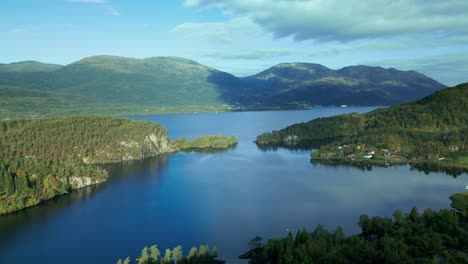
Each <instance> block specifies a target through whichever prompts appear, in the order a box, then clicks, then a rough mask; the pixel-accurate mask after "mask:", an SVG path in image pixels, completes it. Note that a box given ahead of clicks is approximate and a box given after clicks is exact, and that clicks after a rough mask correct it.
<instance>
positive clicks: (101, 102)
mask: <svg viewBox="0 0 468 264" xmlns="http://www.w3.org/2000/svg"><path fill="white" fill-rule="evenodd" d="M444 87H445V86H444V85H443V84H441V83H439V82H437V81H435V80H433V79H431V78H429V77H427V76H425V75H423V74H421V73H418V72H415V71H400V70H397V69H393V68H390V69H384V68H381V67H371V66H363V65H360V66H349V67H345V68H342V69H339V70H332V69H329V68H327V67H325V66H322V65H320V64H312V63H282V64H278V65H276V66H273V67H271V68H269V69H267V70H265V71H262V72H260V73H258V74H256V75H252V76H248V77H241V78H240V77H236V76H234V75H232V74H229V73H226V72H222V71H219V70H217V69H214V68H210V67H207V66H204V65H201V64H199V63H197V62H195V61H191V60H188V59H184V58H178V57H154V58H147V59H133V58H125V57H116V56H94V57H88V58H84V59H82V60H79V61H76V62H73V63H71V64H69V65H66V66H61V65H56V64H46V63H40V62H35V61H25V62H17V63H11V64H0V93H1V94H2V97H1V98H0V116H2V117H5V116H6V117H14V116H30V115H41V116H51V115H68V114H87V113H101V114H138V113H142V112H147V113H159V112H177V111H198V110H200V111H218V110H227V109H230V108H231V109H232V108H237V109H238V108H242V109H286V108H292V109H298V108H305V107H310V106H314V105H343V104H346V105H393V104H398V103H403V102H408V101H411V100H415V99H418V98H421V97H424V96H426V95H428V94H431V93H432V92H434V91H437V90H439V89H442V88H444Z"/></svg>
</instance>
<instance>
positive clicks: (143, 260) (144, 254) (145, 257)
mask: <svg viewBox="0 0 468 264" xmlns="http://www.w3.org/2000/svg"><path fill="white" fill-rule="evenodd" d="M148 260H149V256H148V247H145V248H143V250H142V251H141V256H140V257H139V258H138V263H139V264H147V263H148Z"/></svg>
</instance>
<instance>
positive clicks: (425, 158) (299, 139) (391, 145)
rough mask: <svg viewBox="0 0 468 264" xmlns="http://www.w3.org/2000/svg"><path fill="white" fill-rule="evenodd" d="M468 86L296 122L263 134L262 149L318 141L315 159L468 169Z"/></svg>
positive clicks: (260, 141)
mask: <svg viewBox="0 0 468 264" xmlns="http://www.w3.org/2000/svg"><path fill="white" fill-rule="evenodd" d="M467 136H468V83H464V84H460V85H458V86H455V87H453V88H447V89H444V90H441V91H437V92H435V93H433V94H432V95H429V96H427V97H424V98H422V99H420V100H417V101H415V102H412V103H407V104H402V105H397V106H393V107H390V108H384V109H377V110H375V111H372V112H369V113H366V114H355V113H354V114H345V115H339V116H334V117H327V118H318V119H315V120H312V121H309V122H306V123H300V124H294V125H292V126H289V127H286V128H284V129H282V130H278V131H273V132H270V133H263V134H261V135H259V136H258V137H257V139H256V141H255V142H256V143H257V144H258V145H259V146H262V145H270V144H275V145H282V146H285V147H288V146H295V145H299V144H301V143H303V142H314V144H315V146H314V147H317V148H319V150H318V151H315V152H313V153H311V158H312V159H313V160H337V161H343V162H368V163H377V164H384V165H388V164H392V163H407V162H437V163H439V164H440V165H442V166H457V167H462V168H468V145H467V143H468V142H467Z"/></svg>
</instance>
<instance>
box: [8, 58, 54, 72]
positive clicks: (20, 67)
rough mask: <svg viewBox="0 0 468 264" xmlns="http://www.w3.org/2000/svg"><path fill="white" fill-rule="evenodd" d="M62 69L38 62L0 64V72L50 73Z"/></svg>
mask: <svg viewBox="0 0 468 264" xmlns="http://www.w3.org/2000/svg"><path fill="white" fill-rule="evenodd" d="M61 67H63V66H62V65H58V64H48V63H42V62H38V61H21V62H14V63H10V64H2V63H0V72H52V71H55V70H58V69H60V68H61Z"/></svg>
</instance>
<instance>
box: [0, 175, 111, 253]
mask: <svg viewBox="0 0 468 264" xmlns="http://www.w3.org/2000/svg"><path fill="white" fill-rule="evenodd" d="M105 187H106V183H102V184H98V185H94V186H89V187H85V188H81V189H78V190H74V191H72V192H71V193H69V194H65V195H62V196H59V197H56V198H54V199H51V200H48V201H45V202H43V203H42V204H39V205H37V206H34V207H30V208H26V209H24V210H21V211H18V212H16V213H13V214H8V215H4V216H0V223H1V224H0V237H2V239H0V248H1V247H2V244H4V243H7V241H8V238H9V237H11V236H14V235H15V234H16V232H17V231H18V230H22V229H24V228H26V227H27V226H32V225H37V224H40V223H41V222H42V223H44V222H47V219H48V218H53V217H54V216H55V215H57V214H58V213H60V211H61V210H62V209H65V208H68V207H70V206H71V205H79V204H84V203H86V202H87V201H88V200H90V199H91V198H92V197H93V196H94V195H95V194H96V193H98V192H99V191H101V190H102V189H104V188H105Z"/></svg>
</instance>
